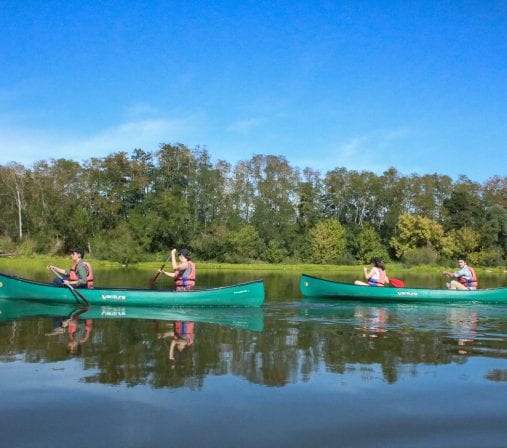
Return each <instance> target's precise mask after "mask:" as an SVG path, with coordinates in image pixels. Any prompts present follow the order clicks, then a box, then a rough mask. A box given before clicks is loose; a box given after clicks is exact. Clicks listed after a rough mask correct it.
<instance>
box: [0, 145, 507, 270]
mask: <svg viewBox="0 0 507 448" xmlns="http://www.w3.org/2000/svg"><path fill="white" fill-rule="evenodd" d="M0 192H1V194H0V206H1V210H2V213H1V214H0V253H9V252H15V253H18V254H24V255H30V254H34V253H35V254H36V253H41V254H61V253H64V252H65V251H67V250H68V249H69V247H71V246H82V247H84V248H85V249H87V250H88V251H89V252H90V253H91V254H92V255H93V256H94V257H96V258H99V259H110V260H115V261H119V262H122V263H127V264H128V263H134V262H137V261H141V260H146V259H152V258H153V254H161V253H167V251H168V249H170V248H172V247H180V246H187V247H190V248H191V249H192V251H193V253H194V257H195V258H196V259H199V260H203V261H204V260H206V261H212V260H213V261H219V262H232V263H239V262H271V263H281V262H291V263H300V262H310V263H336V264H355V263H369V262H370V260H371V258H372V257H374V256H378V257H382V258H383V259H385V260H396V261H402V262H404V263H407V264H421V263H426V264H428V263H439V262H441V263H447V262H449V260H450V259H452V258H455V257H456V256H458V255H459V254H467V255H468V257H469V259H470V260H471V262H472V263H474V264H477V265H482V266H496V265H502V264H504V263H505V260H506V259H507V177H500V176H494V177H492V178H490V179H488V180H487V181H485V182H484V183H482V184H480V183H477V182H473V181H472V180H470V179H469V178H467V177H466V176H460V177H459V178H458V179H457V180H455V181H454V180H453V179H451V178H450V177H449V176H446V175H440V174H436V173H434V174H425V175H417V174H411V175H408V176H407V175H402V174H401V173H399V172H398V171H397V170H396V169H395V168H389V169H388V170H386V171H385V172H384V173H382V174H381V175H377V174H375V173H373V172H370V171H355V170H347V169H346V168H344V167H337V168H334V169H330V170H329V171H327V172H326V173H321V172H319V171H317V170H314V169H312V168H309V167H307V168H304V169H299V168H297V167H294V166H291V164H290V163H289V161H288V160H287V159H286V158H285V157H283V156H275V155H260V154H258V155H254V156H252V157H251V158H250V159H249V160H242V161H239V162H237V163H236V164H234V165H232V164H231V163H228V162H227V161H225V160H219V161H217V162H212V159H211V157H210V154H209V153H208V151H207V149H206V148H202V147H195V148H193V149H190V148H188V147H187V146H185V145H183V144H162V145H160V148H159V149H158V150H157V151H154V152H147V151H144V150H142V149H135V150H133V151H132V152H131V153H130V154H129V153H127V152H125V151H120V152H115V153H112V154H110V155H108V156H107V157H103V158H90V159H89V160H86V161H84V162H82V163H79V162H77V161H74V160H71V159H57V160H55V159H50V160H41V161H38V162H36V163H34V164H33V166H32V167H31V168H28V167H25V166H23V165H21V164H18V163H15V162H12V163H9V164H7V165H0Z"/></svg>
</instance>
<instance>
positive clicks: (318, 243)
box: [310, 219, 346, 264]
mask: <svg viewBox="0 0 507 448" xmlns="http://www.w3.org/2000/svg"><path fill="white" fill-rule="evenodd" d="M310 245H311V248H312V255H311V256H312V261H313V262H314V263H324V264H329V263H337V262H338V260H339V259H340V257H341V256H343V255H344V253H345V247H346V241H345V229H344V227H343V226H342V225H341V224H340V222H339V221H338V220H337V219H326V220H323V221H320V222H319V223H317V225H316V226H315V227H313V228H312V229H311V230H310Z"/></svg>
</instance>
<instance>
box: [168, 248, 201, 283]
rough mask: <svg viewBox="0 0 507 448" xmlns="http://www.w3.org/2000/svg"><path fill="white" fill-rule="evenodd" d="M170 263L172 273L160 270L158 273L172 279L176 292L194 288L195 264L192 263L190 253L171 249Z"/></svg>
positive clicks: (186, 250)
mask: <svg viewBox="0 0 507 448" xmlns="http://www.w3.org/2000/svg"><path fill="white" fill-rule="evenodd" d="M177 252H178V261H176V253H177ZM171 262H172V267H173V271H172V272H168V271H166V270H165V269H160V272H161V273H162V274H164V275H167V276H168V277H172V278H173V279H174V285H175V286H176V291H190V290H192V289H194V286H195V277H196V272H195V264H194V263H193V262H192V259H191V255H190V251H189V250H188V249H187V248H182V249H180V250H179V251H176V249H173V250H172V251H171Z"/></svg>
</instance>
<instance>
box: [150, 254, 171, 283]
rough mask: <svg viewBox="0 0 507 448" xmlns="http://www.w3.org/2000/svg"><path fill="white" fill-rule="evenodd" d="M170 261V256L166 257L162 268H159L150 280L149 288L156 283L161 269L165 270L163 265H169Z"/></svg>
mask: <svg viewBox="0 0 507 448" xmlns="http://www.w3.org/2000/svg"><path fill="white" fill-rule="evenodd" d="M170 259H171V255H170V254H169V256H168V257H167V260H166V261H165V262H164V264H163V265H162V266H160V269H159V270H158V271H157V273H156V274H155V275H154V276H153V277H152V278H151V279H150V287H152V286H153V285H154V284H155V282H156V281H157V278H158V276H159V275H160V273H161V272H162V269H164V268H165V265H166V264H167V263H169V260H170Z"/></svg>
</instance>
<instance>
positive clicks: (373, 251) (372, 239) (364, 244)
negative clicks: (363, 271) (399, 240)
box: [356, 226, 389, 264]
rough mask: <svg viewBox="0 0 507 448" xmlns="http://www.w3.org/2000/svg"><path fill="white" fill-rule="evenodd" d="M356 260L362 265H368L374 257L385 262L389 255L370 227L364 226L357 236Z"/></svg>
mask: <svg viewBox="0 0 507 448" xmlns="http://www.w3.org/2000/svg"><path fill="white" fill-rule="evenodd" d="M356 244H357V251H356V258H357V259H358V260H359V262H361V263H363V264H367V263H370V262H371V260H372V259H373V258H375V257H378V258H380V259H381V260H385V261H387V260H388V259H389V255H388V253H387V250H386V248H385V246H384V245H383V244H382V242H381V241H380V236H379V234H378V233H377V232H376V231H375V229H374V228H373V227H371V226H364V227H363V228H362V229H361V230H360V232H359V234H358V236H357V241H356Z"/></svg>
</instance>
